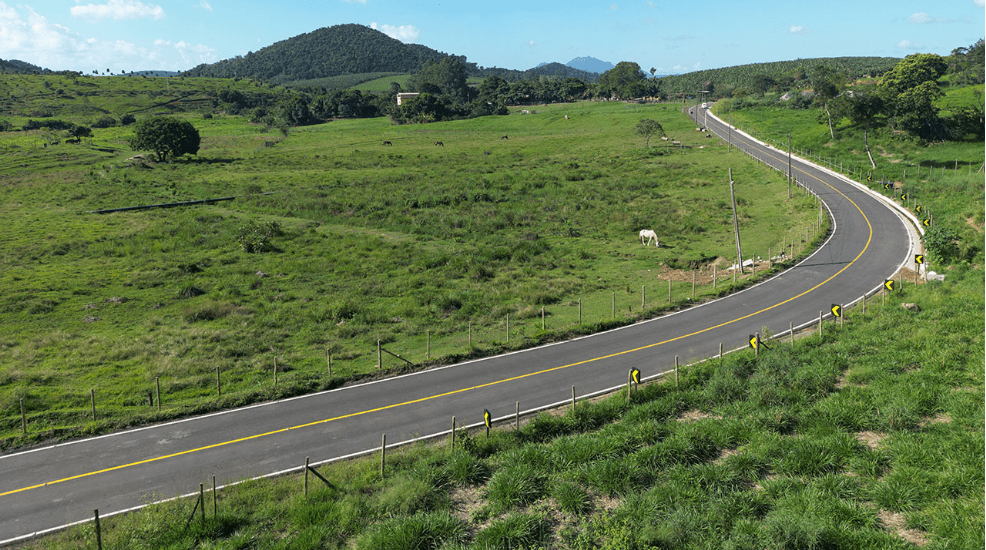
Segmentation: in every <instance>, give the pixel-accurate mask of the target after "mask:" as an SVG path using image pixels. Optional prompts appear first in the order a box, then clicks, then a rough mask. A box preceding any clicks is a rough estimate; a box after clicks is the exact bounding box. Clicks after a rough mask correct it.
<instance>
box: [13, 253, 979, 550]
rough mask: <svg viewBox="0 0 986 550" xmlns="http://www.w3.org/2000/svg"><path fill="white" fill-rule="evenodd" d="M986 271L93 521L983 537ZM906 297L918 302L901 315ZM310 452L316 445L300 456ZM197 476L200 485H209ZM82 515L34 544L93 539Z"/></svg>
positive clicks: (248, 531)
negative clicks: (659, 367) (515, 421)
mask: <svg viewBox="0 0 986 550" xmlns="http://www.w3.org/2000/svg"><path fill="white" fill-rule="evenodd" d="M983 294H984V286H983V272H982V271H981V270H975V269H970V268H969V267H967V266H958V267H957V269H955V270H952V271H950V277H949V279H948V280H947V281H946V282H944V283H937V282H935V283H931V284H927V285H918V286H909V287H908V288H907V290H906V293H905V294H904V295H894V296H892V297H891V298H889V299H888V303H887V305H886V306H885V307H882V306H881V305H880V303H881V301H880V300H878V299H877V300H871V304H870V306H869V307H867V311H866V314H865V315H864V314H862V313H861V311H860V310H859V309H854V310H852V311H851V312H849V318H848V321H847V323H846V325H845V327H843V328H837V327H835V326H832V325H831V324H830V325H829V326H827V327H826V329H825V334H824V339H822V338H819V336H818V335H817V333H816V334H813V335H811V336H808V337H806V338H802V339H799V340H797V341H796V342H795V344H794V347H793V348H792V347H791V345H790V344H789V343H787V340H784V342H775V343H774V344H773V346H772V349H771V350H769V351H765V352H764V353H763V354H762V355H761V357H760V358H759V360H756V359H755V358H754V357H753V356H752V355H751V354H750V353H749V352H741V353H737V354H732V355H729V356H727V357H726V358H725V360H724V361H723V364H722V365H720V364H719V362H718V361H717V360H712V361H707V362H705V363H701V364H698V365H695V366H693V367H689V368H687V369H684V370H683V372H682V375H681V387H680V389H676V388H675V384H674V381H673V379H668V380H663V381H657V382H653V383H650V384H646V385H644V386H643V387H641V388H639V389H638V390H637V391H636V392H635V393H634V395H633V405H632V406H628V405H627V404H626V399H625V396H624V395H615V396H611V397H609V398H606V399H602V400H599V401H598V402H595V403H580V404H579V405H578V406H577V408H576V410H575V411H574V412H572V411H570V410H565V411H558V412H557V413H556V414H549V413H544V414H541V415H539V416H538V417H536V418H534V419H533V420H531V421H530V422H528V423H526V424H524V425H522V426H521V428H520V430H514V429H513V427H512V426H510V425H508V426H504V427H500V428H498V429H495V430H494V431H493V433H492V435H491V437H490V438H489V439H487V438H486V437H485V436H484V435H482V434H481V433H473V434H468V435H467V434H465V433H460V434H459V435H458V436H457V441H458V443H457V446H456V448H455V449H454V450H450V449H449V448H448V443H447V442H443V443H434V444H418V445H415V446H413V447H408V448H404V449H402V450H399V451H396V450H391V452H389V453H388V461H387V472H386V479H383V480H382V479H381V477H380V473H379V463H378V460H377V458H376V457H368V458H365V459H358V460H353V461H346V462H340V463H336V464H333V465H328V466H323V467H321V468H319V471H320V473H321V474H322V475H323V476H325V477H326V478H327V479H328V480H329V481H330V482H331V483H332V487H326V486H324V485H323V484H322V482H321V481H319V480H317V479H315V478H314V477H312V478H311V479H310V480H309V483H310V494H309V495H308V496H307V497H306V496H304V494H303V486H304V484H303V479H302V478H301V476H300V475H297V474H296V475H290V476H285V477H283V478H279V479H276V480H265V481H257V482H247V483H244V484H242V485H239V486H236V487H233V488H230V489H225V490H222V491H219V492H218V494H217V496H218V515H213V512H212V499H213V495H211V494H209V493H208V492H207V493H206V503H207V510H208V514H207V518H206V520H205V521H204V522H203V521H200V520H199V519H198V517H195V518H194V519H193V521H192V523H191V525H190V526H189V527H187V528H185V523H186V521H187V520H188V517H189V513H190V512H191V510H192V506H193V504H194V503H193V502H192V501H188V500H186V501H178V502H171V503H166V504H162V505H156V506H153V507H150V508H147V509H145V510H144V511H141V512H139V513H134V514H129V515H126V516H120V517H115V518H111V519H104V520H103V522H102V540H103V545H104V548H128V549H131V548H132V549H139V548H154V549H161V548H176V549H177V548H215V549H220V548H231V549H232V548H292V549H306V548H336V547H346V548H357V549H363V548H366V549H373V550H379V549H389V548H394V549H404V548H443V549H455V548H477V549H479V548H484V549H485V548H573V549H591V548H603V549H608V550H615V549H621V550H623V549H626V550H633V549H642V548H737V549H741V548H749V549H755V548H756V549H759V548H791V549H806V548H833V549H835V548H846V549H849V548H851V549H854V550H857V549H867V548H873V549H895V548H900V549H906V548H915V547H924V548H982V547H983V545H984V539H983V532H984V529H983V527H984V514H983V509H984V499H983V494H984V493H983V485H984V479H983V468H982V464H983V461H984V453H983V449H984V437H983V434H984V422H983V418H984V408H983V391H984V379H983V372H984V363H983V346H984V343H983V308H984V302H983ZM902 301H907V302H914V303H917V304H919V306H920V308H921V310H920V312H912V311H908V310H906V309H903V308H901V307H900V306H899V304H900V302H902ZM317 458H318V457H313V460H315V459H317ZM204 481H207V485H208V480H204ZM93 539H94V533H93V525H92V524H88V525H84V526H80V527H76V528H73V529H71V530H69V531H66V532H63V533H59V534H57V535H55V536H52V537H49V538H46V539H44V540H41V541H38V542H36V543H32V544H31V545H28V546H29V547H38V548H46V549H49V550H58V549H61V548H77V547H80V546H83V545H91V544H92V541H93Z"/></svg>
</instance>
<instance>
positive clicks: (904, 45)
mask: <svg viewBox="0 0 986 550" xmlns="http://www.w3.org/2000/svg"><path fill="white" fill-rule="evenodd" d="M923 47H924V46H922V45H921V44H918V43H917V42H911V41H910V40H901V41H900V42H898V43H897V48H898V49H901V50H909V51H917V50H920V49H921V48H923Z"/></svg>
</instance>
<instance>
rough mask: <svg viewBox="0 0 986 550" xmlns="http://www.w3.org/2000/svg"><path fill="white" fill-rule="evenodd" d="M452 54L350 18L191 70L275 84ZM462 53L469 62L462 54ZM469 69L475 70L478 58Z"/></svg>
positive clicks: (388, 68)
mask: <svg viewBox="0 0 986 550" xmlns="http://www.w3.org/2000/svg"><path fill="white" fill-rule="evenodd" d="M446 57H449V54H445V53H442V52H439V51H436V50H433V49H431V48H428V47H425V46H421V45H419V44H405V43H403V42H401V41H400V40H396V39H394V38H391V37H389V36H387V35H386V34H384V33H382V32H380V31H378V30H374V29H371V28H369V27H364V26H363V25H356V24H347V25H336V26H333V27H325V28H321V29H318V30H316V31H312V32H310V33H306V34H301V35H298V36H295V37H293V38H289V39H287V40H282V41H280V42H277V43H275V44H272V45H270V46H267V47H266V48H263V49H261V50H260V51H257V52H250V53H248V54H247V55H246V56H236V57H234V58H232V59H226V60H223V61H220V62H218V63H213V64H211V65H199V66H198V67H195V68H194V69H192V70H190V71H187V72H186V73H184V74H185V75H187V76H211V77H219V78H232V77H237V76H239V77H254V78H263V79H264V80H267V81H270V82H273V83H275V84H280V83H285V82H291V81H295V80H311V79H318V78H326V77H332V76H340V75H346V74H360V73H375V72H389V73H413V72H417V71H418V70H420V69H421V67H422V66H424V64H425V62H426V61H432V62H435V63H437V62H439V61H441V60H442V59H444V58H446ZM460 59H462V60H463V62H465V58H464V57H460ZM466 66H467V71H469V72H471V73H472V72H477V71H478V69H477V68H476V66H475V64H469V63H467V64H466Z"/></svg>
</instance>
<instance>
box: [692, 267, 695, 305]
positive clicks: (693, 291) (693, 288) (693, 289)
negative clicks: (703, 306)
mask: <svg viewBox="0 0 986 550" xmlns="http://www.w3.org/2000/svg"><path fill="white" fill-rule="evenodd" d="M694 297H695V270H692V298H694Z"/></svg>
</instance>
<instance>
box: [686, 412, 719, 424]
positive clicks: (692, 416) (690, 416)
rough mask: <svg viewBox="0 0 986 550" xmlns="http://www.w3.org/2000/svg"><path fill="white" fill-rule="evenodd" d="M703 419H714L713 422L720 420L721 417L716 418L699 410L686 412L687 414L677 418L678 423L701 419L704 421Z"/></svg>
mask: <svg viewBox="0 0 986 550" xmlns="http://www.w3.org/2000/svg"><path fill="white" fill-rule="evenodd" d="M705 418H712V419H715V420H722V417H721V416H716V415H714V414H709V413H704V412H702V411H699V410H692V411H688V412H686V413H684V414H682V415H681V416H679V417H678V421H680V422H695V421H697V420H702V419H705Z"/></svg>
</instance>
